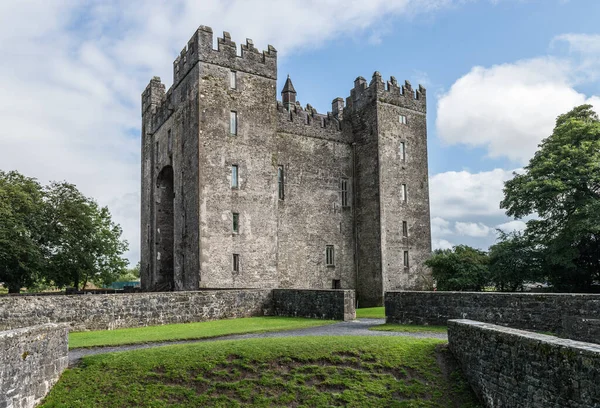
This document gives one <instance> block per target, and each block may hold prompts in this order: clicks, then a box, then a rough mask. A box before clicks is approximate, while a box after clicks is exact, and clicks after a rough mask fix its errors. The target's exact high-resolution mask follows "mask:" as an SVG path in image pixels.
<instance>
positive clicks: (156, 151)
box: [155, 142, 159, 163]
mask: <svg viewBox="0 0 600 408" xmlns="http://www.w3.org/2000/svg"><path fill="white" fill-rule="evenodd" d="M155 153H156V162H157V163H158V156H159V155H158V142H156V149H155Z"/></svg>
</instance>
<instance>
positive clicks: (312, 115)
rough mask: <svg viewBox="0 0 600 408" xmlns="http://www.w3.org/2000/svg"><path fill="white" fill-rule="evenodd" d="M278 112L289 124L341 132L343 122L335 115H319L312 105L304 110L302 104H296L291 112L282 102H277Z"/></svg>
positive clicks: (329, 113) (291, 108)
mask: <svg viewBox="0 0 600 408" xmlns="http://www.w3.org/2000/svg"><path fill="white" fill-rule="evenodd" d="M277 112H278V114H279V117H280V118H283V120H284V121H287V122H292V123H298V124H301V125H303V126H310V127H313V128H320V129H328V130H330V131H335V132H338V131H341V121H340V120H338V119H337V118H336V117H335V116H334V115H333V113H331V112H327V114H323V113H318V112H317V110H316V109H315V108H313V107H312V105H310V104H307V105H306V107H305V108H302V105H301V104H300V102H296V103H295V104H293V105H291V106H290V110H287V109H286V108H285V106H284V105H283V103H282V102H280V101H277Z"/></svg>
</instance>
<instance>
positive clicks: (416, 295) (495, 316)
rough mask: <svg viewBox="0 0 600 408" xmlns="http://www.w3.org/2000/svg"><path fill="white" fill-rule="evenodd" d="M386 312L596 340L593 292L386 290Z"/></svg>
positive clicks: (407, 319) (599, 330) (392, 317)
mask: <svg viewBox="0 0 600 408" xmlns="http://www.w3.org/2000/svg"><path fill="white" fill-rule="evenodd" d="M385 314H386V318H387V322H388V323H401V324H432V325H445V324H446V321H448V319H471V320H478V321H481V322H486V323H493V324H499V325H503V326H510V327H515V328H519V329H525V330H534V331H540V332H552V333H556V334H557V335H560V336H562V337H568V338H570V339H574V340H580V341H586V342H594V343H600V318H599V316H600V295H593V294H571V293H545V294H542V293H490V292H409V291H406V292H387V293H386V294H385Z"/></svg>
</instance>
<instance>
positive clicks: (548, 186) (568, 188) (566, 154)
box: [501, 105, 600, 291]
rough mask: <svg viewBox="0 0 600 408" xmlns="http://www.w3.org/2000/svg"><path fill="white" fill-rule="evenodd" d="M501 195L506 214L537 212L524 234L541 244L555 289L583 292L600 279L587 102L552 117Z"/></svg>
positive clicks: (597, 169) (597, 178)
mask: <svg viewBox="0 0 600 408" xmlns="http://www.w3.org/2000/svg"><path fill="white" fill-rule="evenodd" d="M504 195H505V197H504V200H503V201H502V202H501V207H502V208H504V209H506V210H507V211H506V213H507V214H508V215H510V216H513V217H515V218H522V217H525V216H528V215H537V217H538V218H537V219H535V220H531V221H528V222H527V229H526V232H525V235H526V236H527V238H528V240H529V241H530V242H531V243H532V245H536V246H538V247H539V248H543V259H542V261H543V265H542V267H543V268H544V270H545V272H546V274H547V275H548V280H549V281H550V282H551V283H552V284H553V285H554V286H555V288H556V289H557V290H568V291H586V290H589V289H590V286H591V284H592V283H593V282H594V281H595V280H596V281H597V280H598V279H600V122H599V120H598V116H597V115H596V113H594V112H593V111H592V107H591V106H590V105H582V106H579V107H576V108H574V109H573V110H571V111H570V112H568V113H566V114H564V115H561V116H559V117H558V119H557V120H556V127H555V128H554V132H553V133H552V135H551V136H550V137H548V138H547V139H545V140H543V141H542V143H541V144H540V148H539V150H538V151H537V152H536V153H535V155H534V157H533V158H532V159H531V160H530V161H529V164H528V165H527V166H526V167H525V169H524V173H523V174H517V175H515V177H514V178H513V179H512V180H510V181H507V182H506V183H505V186H504Z"/></svg>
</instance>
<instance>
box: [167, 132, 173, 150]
mask: <svg viewBox="0 0 600 408" xmlns="http://www.w3.org/2000/svg"><path fill="white" fill-rule="evenodd" d="M167 149H168V150H167V151H168V152H169V153H171V152H172V151H173V139H172V138H171V129H169V130H167Z"/></svg>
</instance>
